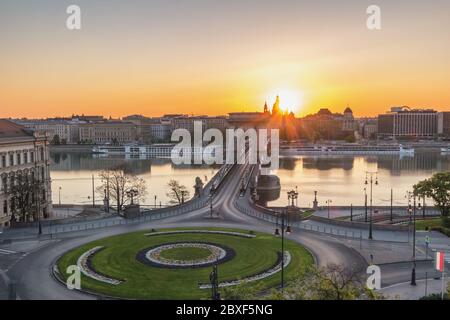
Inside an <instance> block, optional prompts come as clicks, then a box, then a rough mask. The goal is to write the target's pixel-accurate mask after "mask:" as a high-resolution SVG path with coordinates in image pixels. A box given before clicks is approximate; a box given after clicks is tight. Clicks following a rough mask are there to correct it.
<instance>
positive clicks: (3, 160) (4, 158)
mask: <svg viewBox="0 0 450 320" xmlns="http://www.w3.org/2000/svg"><path fill="white" fill-rule="evenodd" d="M2 167H3V168H6V156H2Z"/></svg>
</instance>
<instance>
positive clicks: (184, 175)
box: [50, 152, 218, 205]
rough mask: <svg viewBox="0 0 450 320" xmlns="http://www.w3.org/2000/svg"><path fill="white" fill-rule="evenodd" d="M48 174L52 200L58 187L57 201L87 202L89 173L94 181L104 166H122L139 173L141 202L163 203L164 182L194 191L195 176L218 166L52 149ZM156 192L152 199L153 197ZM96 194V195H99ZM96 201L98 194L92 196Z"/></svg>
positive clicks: (208, 175) (210, 173) (206, 177)
mask: <svg viewBox="0 0 450 320" xmlns="http://www.w3.org/2000/svg"><path fill="white" fill-rule="evenodd" d="M50 157H51V165H50V169H51V177H52V190H53V202H54V203H58V202H59V188H61V203H76V204H84V203H90V202H92V200H89V198H88V197H90V196H91V192H90V190H92V185H91V184H92V176H94V178H95V179H94V184H95V185H98V184H100V181H99V180H98V174H99V173H100V172H101V171H102V170H105V169H108V168H114V167H117V166H119V165H120V166H123V167H125V171H126V172H127V173H130V174H134V175H139V176H140V177H142V178H143V179H144V180H145V181H146V184H147V189H148V196H147V199H146V203H145V204H149V205H150V204H151V205H154V204H155V203H156V204H159V203H160V202H161V203H162V204H166V203H167V202H168V200H169V199H168V197H167V195H166V192H167V183H168V182H169V180H170V179H176V180H178V181H180V183H182V184H183V185H185V186H186V187H187V188H188V189H189V191H190V192H191V194H193V193H194V190H193V185H194V183H195V178H196V177H200V178H201V179H202V181H204V182H206V181H208V180H209V179H210V178H211V177H212V176H213V175H214V173H215V172H216V171H217V169H218V166H216V167H211V166H206V165H181V166H175V165H173V164H172V162H171V161H170V159H161V158H153V159H139V158H138V159H127V158H125V157H123V156H110V157H98V156H96V155H92V154H88V153H62V152H52V153H51V154H50ZM155 196H156V199H155ZM99 197H100V195H99ZM96 200H97V201H98V202H99V203H100V202H101V200H102V199H101V198H99V199H96Z"/></svg>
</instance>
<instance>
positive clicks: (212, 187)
mask: <svg viewBox="0 0 450 320" xmlns="http://www.w3.org/2000/svg"><path fill="white" fill-rule="evenodd" d="M215 192H216V188H215V187H214V184H213V185H212V186H211V189H210V190H209V198H210V201H209V215H210V217H211V218H212V217H213V212H214V210H213V209H214V208H213V197H214V193H215Z"/></svg>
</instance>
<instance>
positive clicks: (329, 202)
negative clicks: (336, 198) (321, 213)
mask: <svg viewBox="0 0 450 320" xmlns="http://www.w3.org/2000/svg"><path fill="white" fill-rule="evenodd" d="M332 202H333V201H331V200H330V199H328V200H327V201H325V203H326V204H327V206H328V219H330V204H331V203H332Z"/></svg>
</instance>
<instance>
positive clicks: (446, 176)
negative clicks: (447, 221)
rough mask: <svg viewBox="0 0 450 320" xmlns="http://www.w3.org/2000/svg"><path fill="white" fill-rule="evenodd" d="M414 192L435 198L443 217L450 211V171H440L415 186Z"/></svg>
mask: <svg viewBox="0 0 450 320" xmlns="http://www.w3.org/2000/svg"><path fill="white" fill-rule="evenodd" d="M414 194H415V195H417V196H421V197H428V198H432V199H433V200H434V203H435V205H436V207H438V208H439V210H440V211H441V214H442V216H443V217H448V215H449V213H450V172H440V173H436V174H435V175H433V176H432V177H431V178H430V179H426V180H423V181H420V182H419V183H418V184H416V185H415V186H414Z"/></svg>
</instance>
